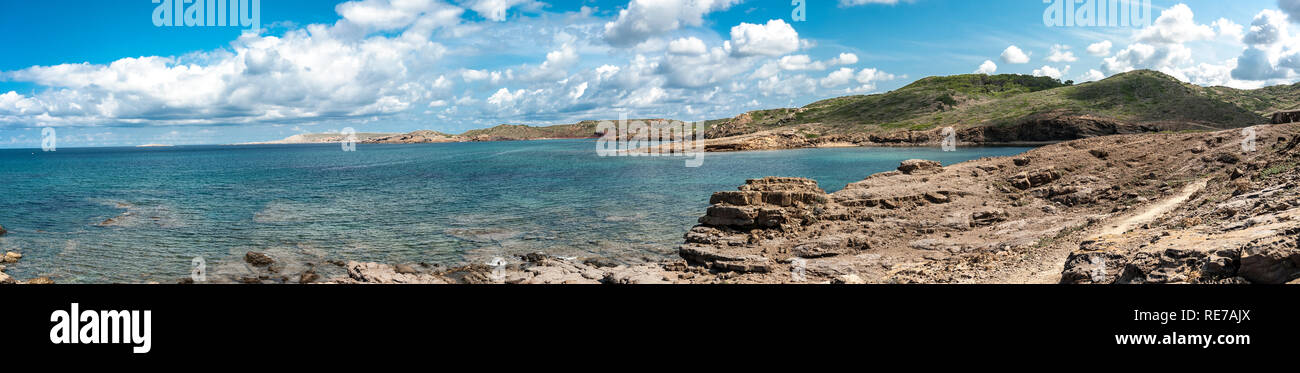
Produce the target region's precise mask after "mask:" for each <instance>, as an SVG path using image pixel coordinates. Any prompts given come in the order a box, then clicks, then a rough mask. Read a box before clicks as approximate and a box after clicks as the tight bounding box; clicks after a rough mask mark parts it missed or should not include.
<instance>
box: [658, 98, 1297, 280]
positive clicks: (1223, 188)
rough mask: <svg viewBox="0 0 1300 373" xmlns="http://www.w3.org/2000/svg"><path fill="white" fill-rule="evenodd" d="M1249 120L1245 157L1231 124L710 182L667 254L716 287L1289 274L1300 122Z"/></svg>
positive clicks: (1293, 264) (1099, 126)
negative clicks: (738, 182) (864, 173)
mask: <svg viewBox="0 0 1300 373" xmlns="http://www.w3.org/2000/svg"><path fill="white" fill-rule="evenodd" d="M1089 123H1093V127H1091V128H1094V129H1095V130H1096V131H1100V133H1103V134H1104V133H1105V131H1109V128H1111V127H1110V126H1109V125H1108V124H1106V123H1101V122H1089ZM1040 125H1047V124H1040ZM1053 125H1055V124H1053ZM1256 129H1257V130H1258V131H1259V136H1258V138H1259V139H1267V140H1263V141H1260V142H1259V143H1258V148H1259V151H1258V152H1243V151H1242V148H1241V146H1240V141H1239V140H1240V138H1239V136H1240V131H1239V130H1228V131H1221V132H1209V133H1179V134H1139V135H1116V136H1098V137H1092V138H1087V139H1083V140H1076V141H1070V142H1065V143H1060V144H1055V145H1050V146H1045V147H1043V148H1039V149H1035V150H1033V151H1030V152H1028V153H1026V154H1024V155H1021V156H1018V157H1014V158H990V159H981V160H976V161H971V162H965V163H961V164H957V165H952V166H948V167H942V166H941V165H939V164H937V163H936V162H930V161H924V160H908V161H905V162H903V163H902V164H901V165H900V167H899V169H898V170H896V171H890V172H884V173H880V174H876V175H872V176H870V177H868V178H866V179H865V180H863V181H860V182H856V183H853V184H849V185H848V186H846V187H845V188H844V189H842V190H840V191H837V192H835V193H830V194H825V193H824V192H823V191H822V190H821V189H820V188H818V187H817V186H816V183H815V182H814V181H812V180H807V179H794V178H773V177H769V178H764V179H756V180H751V181H749V182H748V183H747V184H746V185H744V186H741V187H740V188H739V190H738V191H729V192H718V193H715V194H714V196H713V198H711V201H710V202H711V206H710V207H709V208H708V209H707V210H706V211H705V214H704V216H703V217H701V218H700V221H699V223H700V224H699V225H697V226H695V227H693V228H692V229H691V230H690V231H689V232H688V233H687V234H686V235H685V243H684V244H683V245H681V246H680V247H679V249H678V252H679V255H680V256H681V257H682V258H684V259H686V261H687V263H688V264H690V265H692V266H693V267H698V268H701V269H703V270H707V271H708V273H710V274H712V275H717V276H723V275H726V276H727V277H728V278H727V281H728V282H760V283H770V282H835V283H849V282H858V281H861V282H867V283H911V282H923V283H948V282H993V283H1018V282H1065V283H1092V282H1105V283H1153V282H1154V283H1165V282H1212V283H1222V282H1234V283H1286V282H1291V281H1294V280H1296V279H1297V278H1298V277H1300V249H1297V238H1296V237H1297V233H1298V232H1300V225H1298V223H1297V222H1300V219H1297V216H1296V215H1300V195H1297V193H1300V192H1296V191H1297V190H1300V188H1296V186H1297V183H1300V179H1297V178H1298V177H1300V176H1297V171H1296V165H1297V163H1300V162H1298V161H1300V159H1297V158H1300V157H1297V156H1296V153H1297V151H1296V150H1295V148H1296V146H1293V145H1292V144H1295V143H1297V141H1296V140H1295V139H1296V138H1297V135H1298V134H1300V130H1297V128H1296V126H1290V125H1282V126H1259V127H1256ZM1207 175H1208V179H1206V177H1207ZM1201 185H1208V187H1206V188H1204V189H1203V190H1202V189H1200V188H1199V187H1200V186H1201ZM1098 267H1102V268H1103V269H1102V270H1096V269H1095V268H1098Z"/></svg>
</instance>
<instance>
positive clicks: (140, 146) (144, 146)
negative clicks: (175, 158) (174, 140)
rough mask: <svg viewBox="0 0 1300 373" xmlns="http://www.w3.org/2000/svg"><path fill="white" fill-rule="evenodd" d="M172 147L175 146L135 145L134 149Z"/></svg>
mask: <svg viewBox="0 0 1300 373" xmlns="http://www.w3.org/2000/svg"><path fill="white" fill-rule="evenodd" d="M172 146H175V145H169V144H144V145H136V146H135V147H137V148H170V147H172Z"/></svg>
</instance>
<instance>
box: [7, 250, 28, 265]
mask: <svg viewBox="0 0 1300 373" xmlns="http://www.w3.org/2000/svg"><path fill="white" fill-rule="evenodd" d="M22 258H23V254H19V253H15V252H13V251H10V252H7V253H5V256H4V262H5V263H17V262H18V259H22Z"/></svg>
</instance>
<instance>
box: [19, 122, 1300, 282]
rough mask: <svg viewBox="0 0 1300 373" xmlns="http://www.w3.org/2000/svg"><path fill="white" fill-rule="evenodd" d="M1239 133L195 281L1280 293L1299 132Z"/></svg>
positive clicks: (1273, 128)
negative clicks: (504, 248)
mask: <svg viewBox="0 0 1300 373" xmlns="http://www.w3.org/2000/svg"><path fill="white" fill-rule="evenodd" d="M1253 130H1254V131H1255V134H1256V135H1255V136H1254V139H1255V142H1254V143H1253V144H1252V145H1253V146H1254V150H1253V151H1252V150H1249V149H1248V148H1246V147H1245V146H1244V142H1243V132H1242V130H1240V129H1235V130H1226V131H1217V132H1196V133H1149V134H1127V135H1110V136H1097V137H1090V138H1086V139H1081V140H1073V141H1066V142H1061V143H1057V144H1054V145H1048V146H1044V147H1041V148H1038V149H1034V150H1031V151H1029V152H1026V153H1024V154H1022V155H1020V156H1016V157H998V158H983V159H979V160H974V161H968V162H963V163H960V164H955V165H948V166H944V165H941V164H939V163H938V162H933V161H927V160H908V161H904V162H902V164H901V165H900V166H899V167H898V169H897V170H894V171H890V172H884V173H878V174H875V175H871V176H869V177H867V178H866V179H864V180H862V181H858V182H855V183H852V184H849V185H848V186H846V187H845V188H844V189H842V190H839V191H837V192H834V193H826V192H825V191H824V190H823V189H821V188H820V187H819V186H818V184H817V182H816V181H814V180H808V179H801V178H783V177H765V178H761V179H753V180H749V181H748V182H747V183H746V184H745V185H742V186H740V187H739V188H737V189H736V190H732V191H720V192H717V193H715V194H714V195H713V196H712V197H711V199H710V204H711V206H710V207H709V208H708V209H707V210H706V211H703V212H702V213H703V214H702V217H701V218H700V219H699V222H698V223H699V224H698V225H696V226H695V227H693V228H691V229H690V230H689V231H688V232H686V233H685V234H684V236H683V243H682V244H681V245H680V246H679V247H677V252H678V254H679V256H680V258H679V259H674V260H659V261H656V260H650V261H645V262H639V263H630V264H629V263H618V262H614V261H612V260H609V259H607V258H585V259H568V258H559V257H555V256H551V255H547V254H545V253H535V254H529V255H524V256H521V257H518V258H510V259H509V260H505V261H502V262H500V263H494V264H496V265H488V264H470V265H464V266H457V267H444V266H440V265H429V264H422V263H394V264H386V263H364V262H343V261H323V260H322V262H321V263H297V262H292V261H290V260H287V258H284V259H282V258H276V257H272V256H271V255H267V254H265V253H260V252H248V253H247V254H245V256H244V258H243V259H244V263H240V264H243V265H244V266H245V267H247V270H243V271H242V272H239V273H240V274H239V275H237V276H232V277H230V278H215V279H211V280H212V281H209V282H234V283H327V284H492V283H507V284H717V283H848V284H857V283H879V284H899V283H1067V284H1075V283H1120V284H1128V283H1213V284H1224V283H1230V284H1239V283H1258V284H1281V283H1297V282H1300V171H1297V168H1298V166H1300V149H1298V148H1300V124H1279V125H1261V126H1256V127H1253ZM2 229H3V228H0V230H2ZM13 254H17V253H13ZM20 257H21V255H17V256H15V257H13V258H12V259H10V256H8V255H7V256H6V257H5V260H6V261H10V260H13V261H17V260H18V259H19V258H20ZM2 270H3V268H0V271H2ZM0 273H2V272H0ZM2 278H3V279H5V280H7V281H8V282H16V281H13V280H12V279H10V278H8V276H4V277H2ZM34 281H36V283H48V282H47V281H48V279H44V280H42V279H36V280H34ZM0 282H4V281H0ZM181 282H182V283H186V282H191V281H190V280H188V279H186V280H182V281H181ZM29 283H31V281H29Z"/></svg>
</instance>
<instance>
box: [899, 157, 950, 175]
mask: <svg viewBox="0 0 1300 373" xmlns="http://www.w3.org/2000/svg"><path fill="white" fill-rule="evenodd" d="M942 168H943V164H941V163H939V162H935V161H927V160H924V159H909V160H906V161H903V163H902V164H900V165H899V166H898V171H900V172H902V173H904V174H908V175H912V174H915V173H919V172H930V171H936V170H939V169H942Z"/></svg>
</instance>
